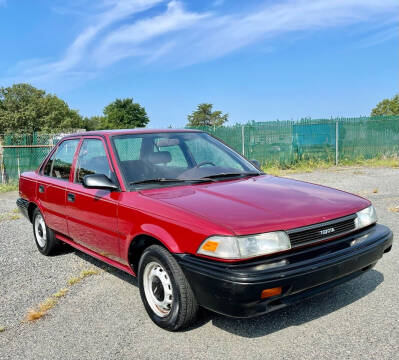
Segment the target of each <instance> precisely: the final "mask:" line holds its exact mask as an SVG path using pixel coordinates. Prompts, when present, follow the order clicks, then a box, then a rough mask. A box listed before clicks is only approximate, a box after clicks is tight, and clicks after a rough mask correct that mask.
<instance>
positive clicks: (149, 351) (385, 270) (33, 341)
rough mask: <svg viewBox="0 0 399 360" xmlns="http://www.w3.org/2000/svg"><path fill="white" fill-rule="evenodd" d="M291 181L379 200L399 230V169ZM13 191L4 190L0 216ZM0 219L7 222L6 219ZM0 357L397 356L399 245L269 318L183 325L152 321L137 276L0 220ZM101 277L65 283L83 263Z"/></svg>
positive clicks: (382, 214) (19, 222) (207, 316)
mask: <svg viewBox="0 0 399 360" xmlns="http://www.w3.org/2000/svg"><path fill="white" fill-rule="evenodd" d="M290 177H293V178H296V179H300V180H305V181H310V182H314V183H320V184H324V185H328V186H332V187H336V188H339V189H343V190H346V191H349V192H353V193H356V194H359V195H362V196H364V197H367V198H369V199H370V200H372V201H373V203H374V205H375V206H376V208H377V211H378V214H379V219H380V220H379V221H380V223H383V224H386V225H388V226H390V227H391V229H392V230H393V231H394V233H396V234H397V233H399V222H398V220H399V213H398V212H393V211H391V210H389V208H390V207H394V206H399V170H398V169H365V168H359V169H357V168H356V169H355V168H351V169H335V170H326V171H320V172H313V173H309V174H295V175H292V176H290ZM16 198H17V193H16V192H12V193H6V194H0V214H3V215H4V214H7V213H8V212H10V211H12V210H13V209H15V208H16V206H15V200H16ZM1 219H3V220H1ZM0 242H1V247H0V331H1V327H5V329H4V330H3V331H2V332H0V359H13V360H15V359H125V358H126V359H127V358H132V359H133V358H135V359H161V358H162V359H236V358H241V359H251V360H252V359H269V358H270V359H291V358H295V359H398V352H399V306H398V299H399V286H398V274H399V249H398V247H397V246H394V247H393V250H392V251H391V252H390V253H388V254H386V255H385V256H384V258H383V259H382V261H380V262H379V263H378V264H377V266H376V267H375V268H374V269H373V270H371V271H368V272H367V273H365V274H364V275H362V276H361V277H359V278H357V279H355V280H352V281H351V282H349V283H346V284H344V285H341V286H339V287H337V288H335V289H333V290H331V291H329V292H328V293H326V294H322V295H319V296H317V297H315V298H313V299H310V300H307V301H305V302H303V303H301V304H299V305H296V306H292V307H290V308H286V309H283V310H280V311H277V312H274V313H270V314H268V315H265V316H262V317H258V318H254V319H249V320H235V319H229V318H226V317H223V316H219V315H216V314H212V313H209V312H204V314H203V315H202V317H201V321H200V323H199V324H198V325H197V326H196V327H194V328H192V329H189V330H187V331H184V332H179V333H169V332H166V331H164V330H161V329H160V328H158V327H156V326H155V325H154V324H153V323H152V322H151V321H150V319H149V318H148V316H147V314H146V313H145V310H144V308H143V306H142V304H141V300H140V295H139V291H138V288H137V283H136V280H135V279H134V278H132V277H130V276H128V275H126V274H125V273H123V272H122V271H119V270H116V269H113V268H110V267H107V266H104V265H103V264H102V263H100V262H98V261H96V260H94V259H93V258H90V257H89V256H86V255H84V254H82V253H80V252H78V251H74V250H71V249H69V248H65V251H62V252H61V253H60V254H59V255H57V256H53V257H45V256H42V255H40V254H39V252H38V251H37V249H36V246H35V244H34V242H33V234H32V229H31V225H30V224H29V223H28V221H27V220H26V219H24V218H23V217H22V216H21V218H20V219H14V220H4V216H3V217H2V216H0ZM90 268H98V269H101V272H100V274H98V275H93V276H90V277H87V278H85V279H83V280H82V281H81V282H79V283H77V284H75V285H72V286H69V285H68V284H67V281H68V279H70V278H71V277H73V276H76V275H78V274H79V273H80V271H81V270H83V269H90ZM65 287H68V289H69V291H68V293H67V294H66V296H65V297H63V298H61V299H60V301H59V302H58V304H57V305H56V306H55V307H54V308H53V309H51V310H50V311H49V312H48V314H47V315H45V316H44V317H43V318H42V319H40V320H38V321H36V322H34V323H26V322H23V320H24V318H25V316H26V313H27V311H28V309H30V308H32V307H35V306H36V305H37V304H39V303H40V302H43V301H44V300H45V299H46V298H48V297H49V296H51V295H52V294H53V293H55V292H57V291H58V290H60V289H61V288H65Z"/></svg>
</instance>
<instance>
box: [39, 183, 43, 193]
mask: <svg viewBox="0 0 399 360" xmlns="http://www.w3.org/2000/svg"><path fill="white" fill-rule="evenodd" d="M39 193H44V186H43V185H39Z"/></svg>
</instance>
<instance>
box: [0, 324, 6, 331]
mask: <svg viewBox="0 0 399 360" xmlns="http://www.w3.org/2000/svg"><path fill="white" fill-rule="evenodd" d="M4 331H6V327H5V326H1V325H0V333H2V332H4Z"/></svg>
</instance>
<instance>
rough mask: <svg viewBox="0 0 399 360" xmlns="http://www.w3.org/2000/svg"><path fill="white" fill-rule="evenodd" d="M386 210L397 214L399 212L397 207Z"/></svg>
mask: <svg viewBox="0 0 399 360" xmlns="http://www.w3.org/2000/svg"><path fill="white" fill-rule="evenodd" d="M388 210H389V211H392V212H395V213H397V212H399V206H392V207H390V208H388Z"/></svg>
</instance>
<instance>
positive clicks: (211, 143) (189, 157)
mask: <svg viewBox="0 0 399 360" xmlns="http://www.w3.org/2000/svg"><path fill="white" fill-rule="evenodd" d="M112 141H113V143H114V147H115V150H116V154H117V157H118V160H119V164H120V169H121V171H122V173H123V176H124V178H125V181H126V184H127V185H130V186H132V187H135V186H136V185H138V184H140V185H141V186H145V187H154V186H156V185H157V184H162V185H165V184H169V185H170V184H171V183H173V181H175V182H176V184H178V183H185V182H189V181H198V180H200V179H201V180H206V179H209V180H211V179H212V181H216V179H217V180H223V179H225V178H228V177H237V176H244V175H252V174H254V175H258V174H259V173H260V172H259V170H258V169H257V168H256V167H255V166H254V165H252V164H251V163H250V162H248V161H247V160H245V159H244V158H243V157H242V156H241V155H239V154H238V153H236V152H235V151H233V150H232V149H230V148H229V147H228V146H226V145H224V144H223V143H221V142H220V141H218V140H216V139H215V138H213V137H212V136H210V135H208V134H206V133H200V132H176V133H171V132H168V133H153V134H126V135H118V136H113V137H112ZM154 184H155V185H154Z"/></svg>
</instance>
